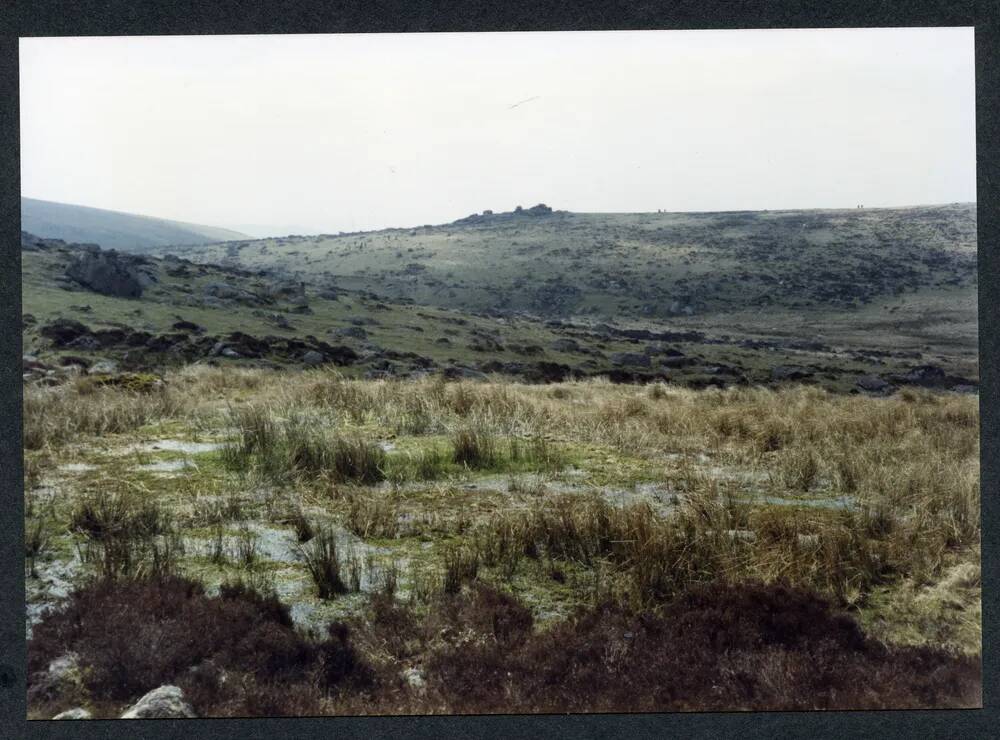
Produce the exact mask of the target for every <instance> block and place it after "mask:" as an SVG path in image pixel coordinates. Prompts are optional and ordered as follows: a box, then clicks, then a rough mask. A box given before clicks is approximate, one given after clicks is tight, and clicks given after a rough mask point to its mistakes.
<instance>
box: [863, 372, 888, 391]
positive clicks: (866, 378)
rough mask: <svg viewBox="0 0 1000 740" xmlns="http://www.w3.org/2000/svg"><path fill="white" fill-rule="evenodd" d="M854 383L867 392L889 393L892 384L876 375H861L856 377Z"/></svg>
mask: <svg viewBox="0 0 1000 740" xmlns="http://www.w3.org/2000/svg"><path fill="white" fill-rule="evenodd" d="M855 385H857V386H858V388H860V389H861V390H863V391H868V392H869V393H889V392H891V391H892V390H893V385H892V384H891V383H889V382H887V381H885V380H883V379H882V378H880V377H878V376H877V375H863V376H862V377H860V378H858V379H857V381H856V383H855Z"/></svg>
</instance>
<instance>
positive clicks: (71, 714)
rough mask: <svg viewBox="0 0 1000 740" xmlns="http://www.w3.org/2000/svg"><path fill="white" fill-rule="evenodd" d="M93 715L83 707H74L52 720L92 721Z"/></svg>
mask: <svg viewBox="0 0 1000 740" xmlns="http://www.w3.org/2000/svg"><path fill="white" fill-rule="evenodd" d="M91 716H92V715H91V714H90V712H88V711H87V710H86V709H84V708H83V707H73V708H72V709H67V710H66V711H65V712H59V714H57V715H56V716H55V717H53V718H52V719H91Z"/></svg>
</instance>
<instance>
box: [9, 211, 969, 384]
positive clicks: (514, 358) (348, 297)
mask: <svg viewBox="0 0 1000 740" xmlns="http://www.w3.org/2000/svg"><path fill="white" fill-rule="evenodd" d="M442 230H443V229H442ZM365 238H367V237H365ZM170 251H184V250H183V249H182V248H177V247H172V248H171V250H170ZM185 253H189V254H197V251H191V252H185ZM956 259H957V258H956ZM224 262H228V263H227V264H212V263H207V262H206V263H195V262H191V261H189V260H187V259H186V258H183V257H177V256H175V255H168V256H165V257H152V256H149V255H130V254H127V253H119V252H114V251H102V250H100V249H98V248H95V247H88V246H86V245H79V244H71V243H65V242H61V241H58V240H45V239H39V238H37V237H34V236H32V235H30V234H23V236H22V280H23V282H22V286H23V287H22V290H23V299H22V304H23V312H24V326H23V329H24V347H25V353H26V354H27V355H28V358H29V359H26V361H25V371H26V379H31V378H35V379H44V378H47V377H49V376H50V375H52V374H53V373H57V371H58V372H61V371H59V370H58V369H59V368H65V367H72V366H76V367H83V368H84V369H88V368H90V369H93V368H94V367H104V368H107V367H111V368H120V369H128V370H151V371H154V372H159V371H160V370H161V369H162V368H164V367H166V366H171V365H179V364H182V363H184V362H193V361H197V362H205V363H209V364H222V365H238V366H255V367H260V366H265V367H266V366H271V367H275V366H277V367H281V366H293V367H310V366H321V365H327V364H330V365H335V366H337V367H339V368H341V370H342V371H343V372H344V373H345V374H347V375H349V376H354V377H367V378H401V377H412V376H420V375H425V374H428V373H430V374H441V375H443V376H445V377H452V378H458V377H465V378H470V377H480V378H482V377H485V375H486V374H490V373H497V374H501V375H507V376H513V377H516V378H518V379H521V380H527V381H530V382H551V381H558V380H563V379H567V378H585V377H595V376H607V377H609V378H610V379H611V380H613V381H616V382H650V381H668V382H671V383H675V384H678V385H684V386H689V387H695V388H698V387H705V386H718V387H726V386H731V385H743V384H765V385H780V384H782V383H786V382H806V383H815V384H819V385H822V386H824V387H827V388H830V389H833V390H838V391H853V392H858V391H864V392H872V393H888V392H891V391H892V390H893V389H895V388H897V387H899V386H903V385H922V386H927V387H938V388H955V387H962V388H965V389H973V388H974V387H975V384H976V379H977V378H978V367H977V362H976V354H975V352H976V348H975V333H976V332H975V328H976V327H975V288H974V287H973V286H971V285H968V284H966V285H964V286H963V285H958V286H948V287H947V288H939V287H936V286H932V287H925V288H921V289H919V290H917V291H916V292H914V293H912V294H906V295H902V296H894V297H893V298H892V301H893V305H892V307H891V309H889V310H888V311H887V310H885V306H883V305H882V304H880V303H876V304H875V305H873V306H871V307H865V308H862V309H853V310H841V311H839V312H837V311H832V310H828V311H827V313H825V314H822V316H823V317H824V321H825V322H826V323H825V326H827V327H828V328H829V329H830V331H829V332H828V334H827V336H825V337H818V336H817V332H815V331H813V330H812V329H811V328H810V327H809V326H807V325H806V324H804V323H802V322H805V321H808V320H811V319H809V317H808V314H803V315H801V316H799V317H798V318H797V319H795V318H794V314H793V313H791V312H788V311H786V312H785V313H783V314H779V313H778V312H777V311H772V312H766V313H767V315H766V317H764V318H763V319H762V313H763V312H761V311H759V310H757V311H756V313H755V312H754V311H747V312H744V314H743V315H742V318H740V317H741V314H740V313H739V312H737V311H734V312H731V313H729V314H725V313H721V312H719V313H716V314H715V315H714V319H715V320H716V321H717V322H719V323H718V325H709V324H707V323H705V322H704V321H703V320H701V319H700V318H699V317H697V316H687V317H683V318H681V317H678V318H675V319H672V320H670V321H669V322H664V321H653V320H649V319H643V320H633V319H630V318H629V317H627V316H625V317H621V319H622V320H616V319H612V318H608V319H604V320H600V321H598V320H594V319H593V317H580V318H557V317H554V316H553V317H539V316H536V315H531V314H526V313H525V314H511V315H501V314H500V313H499V312H497V311H472V310H464V311H463V310H458V309H456V308H452V307H444V306H434V305H426V306H415V305H413V304H412V303H410V302H408V301H410V300H412V299H410V298H409V297H408V296H401V297H397V298H396V299H395V300H393V299H392V298H388V297H386V296H385V295H384V294H382V293H380V292H376V291H375V290H372V289H367V288H365V287H361V286H363V285H365V284H364V283H361V285H359V284H358V282H356V281H351V280H347V279H345V280H330V279H323V280H321V281H306V280H298V279H290V278H289V275H288V272H284V271H281V270H275V269H274V268H263V267H256V268H254V269H247V268H246V267H242V266H236V265H233V264H232V263H231V261H226V260H224ZM751 267H752V263H748V267H747V269H748V270H749V269H751ZM943 274H945V275H947V273H943ZM303 277H307V276H303ZM484 279H485V278H484ZM525 279H528V278H527V277H526V278H525ZM373 287H377V286H375V285H373ZM483 287H484V289H485V288H486V287H488V286H486V285H484V286H483ZM929 312H932V313H933V321H932V320H931V318H930V314H929ZM817 315H820V314H817ZM887 315H888V316H891V317H892V318H887ZM796 320H797V321H799V323H798V324H796V323H795V321H796ZM699 321H702V324H704V325H701V326H700V328H698V326H696V325H697V324H698V322H699ZM838 321H841V322H842V323H841V324H840V325H838V323H837V322H838ZM685 322H686V323H685ZM741 322H742V323H741ZM904 324H905V326H904ZM838 327H839V328H838ZM57 374H58V373H57Z"/></svg>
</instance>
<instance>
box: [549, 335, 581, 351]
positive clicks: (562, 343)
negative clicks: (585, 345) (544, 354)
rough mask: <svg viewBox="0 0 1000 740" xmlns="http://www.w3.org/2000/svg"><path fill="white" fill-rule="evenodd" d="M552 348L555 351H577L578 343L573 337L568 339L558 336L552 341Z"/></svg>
mask: <svg viewBox="0 0 1000 740" xmlns="http://www.w3.org/2000/svg"><path fill="white" fill-rule="evenodd" d="M551 346H552V349H554V350H555V351H556V352H579V351H580V343H579V342H577V341H576V340H575V339H570V338H568V337H560V338H559V339H556V340H555V341H554V342H552V345H551Z"/></svg>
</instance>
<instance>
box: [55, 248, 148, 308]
mask: <svg viewBox="0 0 1000 740" xmlns="http://www.w3.org/2000/svg"><path fill="white" fill-rule="evenodd" d="M66 277H68V278H70V279H71V280H74V281H76V282H77V283H79V284H80V285H83V286H84V287H86V288H90V289H91V290H93V291H95V292H97V293H102V294H104V295H111V296H116V297H118V298H139V297H141V296H142V290H143V287H144V286H145V285H148V284H149V282H151V281H150V279H149V276H144V275H141V274H140V272H139V270H137V269H136V266H135V261H134V259H133V258H130V257H126V256H123V255H119V254H118V253H117V252H115V251H114V250H108V251H106V252H102V251H86V252H83V253H81V254H79V255H77V257H76V259H74V260H73V262H72V263H71V264H70V266H69V267H68V268H66Z"/></svg>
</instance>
